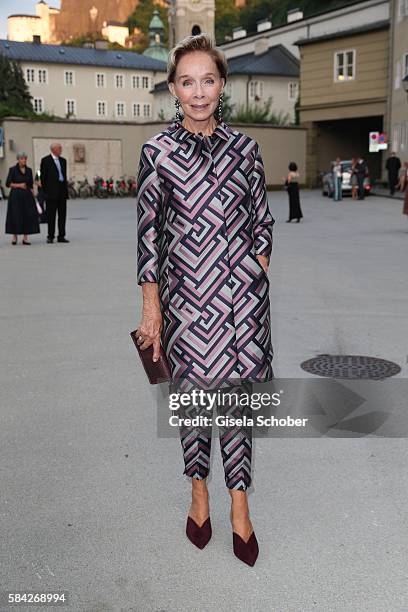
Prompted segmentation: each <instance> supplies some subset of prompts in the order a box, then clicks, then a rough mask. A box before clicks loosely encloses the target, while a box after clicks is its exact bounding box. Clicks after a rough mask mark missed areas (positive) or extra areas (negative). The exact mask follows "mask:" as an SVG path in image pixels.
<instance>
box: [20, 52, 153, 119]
mask: <svg viewBox="0 0 408 612" xmlns="http://www.w3.org/2000/svg"><path fill="white" fill-rule="evenodd" d="M21 67H22V69H23V72H24V74H25V75H26V80H27V75H28V73H29V71H32V70H34V75H35V80H34V82H30V81H29V82H28V86H29V90H30V93H31V95H32V96H33V98H39V99H43V101H44V103H43V108H44V111H46V112H49V113H52V114H54V115H57V116H58V117H66V114H67V101H68V100H71V101H74V102H75V104H74V105H73V106H74V107H75V110H76V115H75V116H76V118H77V119H90V120H98V119H101V120H105V121H106V120H117V121H123V120H126V121H133V120H134V121H138V122H143V121H147V120H151V119H152V117H153V104H154V97H153V95H152V94H151V93H149V90H150V89H151V88H152V87H153V86H154V84H155V82H158V81H162V80H163V79H164V78H165V73H164V72H156V73H154V72H153V71H151V70H150V71H148V70H129V69H128V68H126V69H116V68H108V67H95V66H79V65H70V64H45V63H35V62H32V63H29V62H21ZM42 70H46V72H47V80H46V82H45V83H44V82H39V80H40V79H39V76H40V71H42ZM66 72H72V73H73V82H72V84H67V83H66V80H65V73H66ZM97 73H98V74H103V75H104V82H105V86H104V87H97V77H96V75H97ZM30 76H32V72H31V73H30ZM117 76H118V77H119V78H118V80H119V81H123V87H117V82H116V78H117ZM133 77H139V87H138V88H134V87H133V84H134V81H133ZM142 77H148V87H142V84H143V80H142ZM135 84H137V83H135ZM98 102H103V103H104V104H105V107H106V114H105V115H98V112H97V109H98ZM119 103H120V104H123V107H121V109H123V110H124V114H120V115H119V116H118V113H117V110H118V109H117V104H119ZM133 104H140V105H141V106H140V115H134V113H133ZM144 104H150V114H148V113H147V114H146V112H147V108H146V109H144V106H143V105H144ZM71 106H72V103H71ZM144 111H145V112H144Z"/></svg>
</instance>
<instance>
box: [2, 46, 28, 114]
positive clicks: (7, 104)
mask: <svg viewBox="0 0 408 612" xmlns="http://www.w3.org/2000/svg"><path fill="white" fill-rule="evenodd" d="M31 99H32V96H31V95H30V92H29V90H28V87H27V84H26V82H25V79H24V75H23V71H22V70H21V67H20V65H19V64H18V63H17V62H14V61H11V60H9V59H8V58H7V57H5V56H4V55H0V116H2V117H6V116H10V115H14V116H29V115H30V114H31V113H32V112H33V107H32V105H31Z"/></svg>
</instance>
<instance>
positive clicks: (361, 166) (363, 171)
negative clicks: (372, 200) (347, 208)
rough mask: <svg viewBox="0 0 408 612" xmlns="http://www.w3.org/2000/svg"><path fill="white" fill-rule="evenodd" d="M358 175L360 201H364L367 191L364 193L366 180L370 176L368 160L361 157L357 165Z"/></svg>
mask: <svg viewBox="0 0 408 612" xmlns="http://www.w3.org/2000/svg"><path fill="white" fill-rule="evenodd" d="M356 175H357V184H358V199H359V200H364V197H365V191H364V179H365V177H366V176H368V165H367V162H366V160H365V159H364V158H363V157H360V158H359V160H358V162H357V164H356Z"/></svg>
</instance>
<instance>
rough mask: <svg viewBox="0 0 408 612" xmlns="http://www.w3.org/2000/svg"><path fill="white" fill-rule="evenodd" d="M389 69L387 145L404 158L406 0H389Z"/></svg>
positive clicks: (407, 157) (407, 156) (407, 136)
mask: <svg viewBox="0 0 408 612" xmlns="http://www.w3.org/2000/svg"><path fill="white" fill-rule="evenodd" d="M391 33H392V36H391V62H390V64H391V70H390V79H389V85H390V87H389V124H388V132H389V136H390V148H391V150H394V151H395V152H396V153H397V154H398V155H399V157H400V158H401V161H408V97H407V92H406V91H405V90H404V79H407V78H408V0H391Z"/></svg>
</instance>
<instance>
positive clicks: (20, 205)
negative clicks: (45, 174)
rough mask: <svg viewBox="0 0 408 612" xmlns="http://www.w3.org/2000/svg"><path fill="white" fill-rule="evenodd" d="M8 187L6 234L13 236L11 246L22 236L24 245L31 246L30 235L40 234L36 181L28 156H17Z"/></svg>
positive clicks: (7, 181)
mask: <svg viewBox="0 0 408 612" xmlns="http://www.w3.org/2000/svg"><path fill="white" fill-rule="evenodd" d="M6 186H7V187H9V188H10V194H9V197H8V205H7V216H6V234H12V235H13V238H12V241H11V244H17V240H18V236H19V235H22V236H23V240H22V244H31V242H29V241H28V235H29V234H39V233H40V223H39V218H38V211H37V205H36V203H35V198H34V179H33V172H32V170H31V168H29V167H28V166H27V154H26V153H18V154H17V164H16V165H15V166H12V167H11V168H10V169H9V172H8V176H7V180H6Z"/></svg>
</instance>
